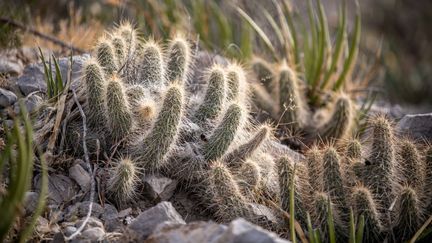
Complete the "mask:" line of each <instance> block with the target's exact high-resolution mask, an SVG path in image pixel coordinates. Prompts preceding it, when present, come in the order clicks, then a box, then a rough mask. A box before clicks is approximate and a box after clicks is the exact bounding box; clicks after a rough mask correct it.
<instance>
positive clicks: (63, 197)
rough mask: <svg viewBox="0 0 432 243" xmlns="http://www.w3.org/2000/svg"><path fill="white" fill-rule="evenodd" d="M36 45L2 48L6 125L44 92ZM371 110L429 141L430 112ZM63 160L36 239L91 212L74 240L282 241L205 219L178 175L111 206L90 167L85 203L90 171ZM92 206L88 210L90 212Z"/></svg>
mask: <svg viewBox="0 0 432 243" xmlns="http://www.w3.org/2000/svg"><path fill="white" fill-rule="evenodd" d="M37 53H38V52H37V50H35V49H30V48H22V49H16V50H9V51H7V52H3V53H0V73H1V80H0V114H1V116H0V117H1V118H0V119H1V123H2V124H3V123H5V124H6V129H7V127H8V126H10V125H11V123H12V117H13V116H14V114H16V113H17V112H18V111H19V106H18V102H17V101H18V100H20V99H21V100H23V101H24V104H25V105H26V107H27V110H28V111H30V112H32V111H34V109H35V108H36V107H37V105H38V104H39V103H40V102H42V101H43V99H44V95H45V92H46V88H47V86H46V83H45V76H44V69H43V65H42V64H41V63H38V56H37ZM46 56H49V53H48V54H47V55H46ZM87 57H88V56H87V55H82V56H75V57H74V64H73V66H72V81H73V82H75V81H76V80H79V77H80V75H81V74H80V69H81V65H82V64H83V61H84V60H85V58H87ZM213 61H214V60H213ZM199 63H205V62H203V61H200V62H199ZM59 64H60V70H61V72H62V76H63V77H66V76H67V70H68V58H61V59H60V61H59ZM197 70H200V68H197ZM201 70H202V69H201ZM372 112H384V113H386V114H388V115H389V116H392V117H394V118H396V119H397V121H398V128H399V132H400V133H402V134H410V135H412V136H414V137H415V138H417V139H427V140H428V141H432V113H429V114H409V115H408V114H406V113H407V112H406V111H404V110H403V109H402V108H400V107H398V106H390V105H388V104H385V103H383V104H376V105H375V106H373V107H372ZM279 146H281V145H279ZM279 149H282V150H284V152H289V153H292V154H293V155H296V156H297V159H298V158H300V157H301V155H299V154H295V153H294V152H292V151H290V150H289V149H288V148H285V147H284V146H281V147H279ZM65 161H67V164H68V166H67V169H64V167H63V168H62V169H61V170H57V169H54V168H55V167H52V169H50V176H49V197H48V210H47V212H46V213H45V214H44V215H43V217H40V218H39V220H38V224H37V227H36V233H37V235H38V236H39V238H40V239H45V240H53V241H54V242H63V241H65V240H66V239H67V238H68V237H70V236H71V235H73V234H74V233H75V232H76V231H77V230H78V228H79V227H80V226H81V225H82V224H83V223H84V221H85V220H86V219H88V220H87V222H86V226H85V228H84V230H83V231H82V233H80V234H79V235H78V236H77V237H75V238H74V240H73V241H74V242H82V241H88V242H93V241H101V240H105V241H134V240H135V241H139V242H142V241H146V242H286V240H284V239H281V238H279V237H278V236H277V235H276V234H274V233H271V232H269V231H266V230H264V229H262V228H260V227H258V226H256V225H253V224H251V223H249V222H247V221H245V220H243V219H237V220H234V221H232V222H230V223H229V224H227V225H222V224H217V223H214V222H212V221H207V219H208V218H206V215H205V212H203V210H202V209H201V208H200V207H199V206H197V205H196V203H194V201H193V199H191V198H189V197H188V196H187V195H186V194H185V193H183V192H182V191H181V188H179V186H178V183H177V181H175V180H171V179H169V178H166V177H162V176H157V175H155V176H153V177H148V178H147V179H146V181H145V183H144V184H145V185H144V186H143V188H142V191H141V192H140V193H141V194H142V195H145V200H143V201H139V202H136V204H135V205H133V206H131V205H124V206H122V207H115V206H114V205H111V204H109V203H106V200H105V195H104V194H103V191H104V190H103V188H102V186H103V183H101V182H102V181H103V180H104V175H105V174H106V173H105V172H106V171H104V168H103V167H102V168H98V169H97V173H96V175H95V178H96V182H97V183H96V187H97V190H96V191H97V193H96V199H95V200H94V202H93V203H90V201H89V198H90V197H89V194H90V193H89V192H90V190H91V186H90V181H91V175H90V174H89V172H88V171H87V170H86V169H84V168H86V166H85V164H84V162H83V161H82V160H80V159H70V158H65ZM38 181H39V176H38V175H36V176H35V178H34V181H33V188H32V191H31V192H28V193H27V199H26V200H27V201H26V203H25V211H26V214H27V215H30V214H31V213H32V212H33V210H34V209H35V205H36V200H37V198H38V185H39V183H38ZM90 206H91V207H92V213H91V216H90V218H87V217H86V216H87V213H88V211H89V208H90ZM253 207H254V208H255V209H256V211H257V213H258V214H261V215H263V217H265V218H266V219H267V220H269V221H276V220H278V219H277V217H275V216H274V214H273V212H272V209H270V208H267V207H265V206H263V205H258V204H257V205H254V206H253Z"/></svg>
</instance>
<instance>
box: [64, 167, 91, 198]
mask: <svg viewBox="0 0 432 243" xmlns="http://www.w3.org/2000/svg"><path fill="white" fill-rule="evenodd" d="M69 177H70V178H72V179H74V180H75V182H76V183H78V185H79V186H80V187H81V190H82V191H84V192H88V191H89V190H90V180H91V176H90V174H89V173H88V172H87V171H86V170H85V169H84V168H83V167H82V166H81V165H79V164H75V165H73V166H72V167H70V168H69Z"/></svg>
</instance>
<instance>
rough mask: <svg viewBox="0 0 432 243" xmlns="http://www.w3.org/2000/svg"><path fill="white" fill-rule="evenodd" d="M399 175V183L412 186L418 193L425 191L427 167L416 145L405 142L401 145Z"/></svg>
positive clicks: (398, 165)
mask: <svg viewBox="0 0 432 243" xmlns="http://www.w3.org/2000/svg"><path fill="white" fill-rule="evenodd" d="M399 157H400V158H399V159H398V163H397V167H398V168H397V173H398V178H399V180H400V181H399V183H400V184H402V185H407V186H410V187H411V188H412V189H414V190H415V191H416V192H417V193H422V192H423V190H424V189H425V166H424V163H423V160H422V159H421V157H420V154H419V152H418V151H417V148H416V147H415V145H414V144H413V143H412V142H411V141H409V140H403V141H402V142H401V144H400V145H399Z"/></svg>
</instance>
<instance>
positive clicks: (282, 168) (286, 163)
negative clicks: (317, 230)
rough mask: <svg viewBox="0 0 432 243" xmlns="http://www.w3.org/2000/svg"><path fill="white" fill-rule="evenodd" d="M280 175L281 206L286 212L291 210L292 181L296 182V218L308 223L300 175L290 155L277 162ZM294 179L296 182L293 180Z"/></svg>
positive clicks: (304, 223)
mask: <svg viewBox="0 0 432 243" xmlns="http://www.w3.org/2000/svg"><path fill="white" fill-rule="evenodd" d="M277 171H278V176H279V187H280V200H281V208H282V209H283V210H285V211H286V212H289V211H290V191H291V183H294V207H295V212H296V214H295V219H296V220H298V221H299V222H300V223H302V224H303V225H306V210H305V209H304V208H303V206H304V205H303V202H302V197H301V193H300V191H301V189H300V188H299V183H298V175H297V172H296V168H295V166H294V165H293V164H292V162H291V160H290V159H289V158H288V157H282V158H280V159H279V160H278V162H277ZM292 180H294V182H293V181H292Z"/></svg>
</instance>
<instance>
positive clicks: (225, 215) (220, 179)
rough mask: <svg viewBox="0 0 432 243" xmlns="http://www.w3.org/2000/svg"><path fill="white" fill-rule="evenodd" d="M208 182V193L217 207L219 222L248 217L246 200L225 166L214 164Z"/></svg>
mask: <svg viewBox="0 0 432 243" xmlns="http://www.w3.org/2000/svg"><path fill="white" fill-rule="evenodd" d="M209 180H210V182H209V183H210V188H209V189H210V190H209V193H211V195H212V201H213V203H214V204H215V205H216V207H217V209H216V211H217V212H216V217H217V218H218V219H219V220H221V221H223V222H229V221H231V220H234V219H235V218H237V217H244V218H249V217H250V214H249V210H248V206H247V204H246V199H245V198H244V196H243V195H242V194H241V192H240V189H239V187H238V185H237V183H236V182H235V180H234V178H233V176H232V174H231V173H230V172H229V170H228V168H226V166H224V165H223V164H222V163H220V162H215V163H214V164H213V165H212V166H211V168H210V171H209Z"/></svg>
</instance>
